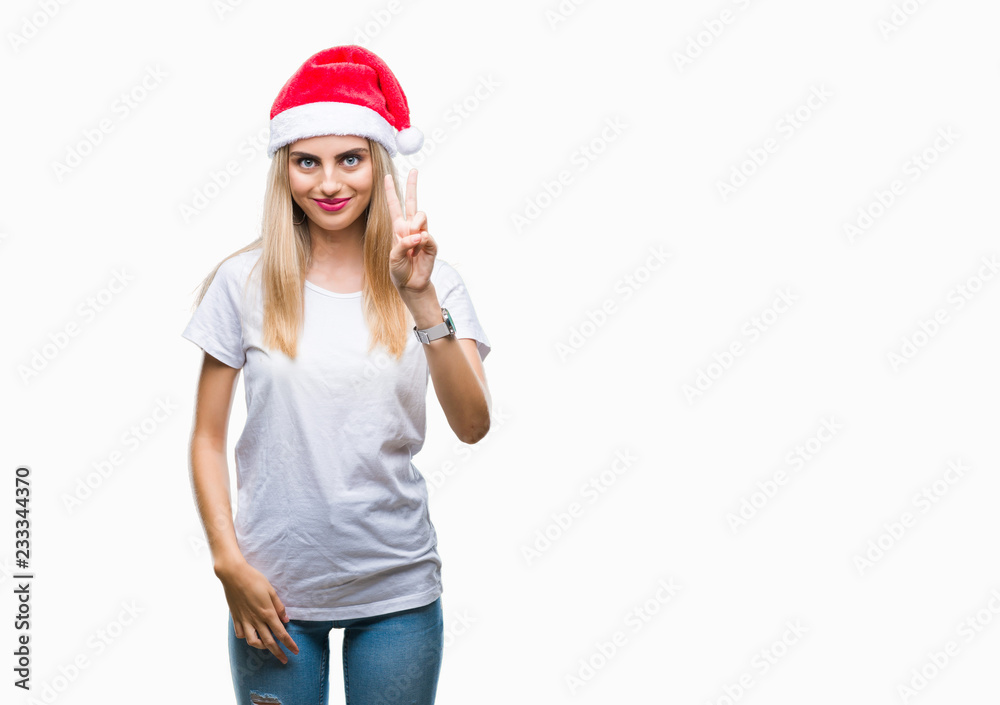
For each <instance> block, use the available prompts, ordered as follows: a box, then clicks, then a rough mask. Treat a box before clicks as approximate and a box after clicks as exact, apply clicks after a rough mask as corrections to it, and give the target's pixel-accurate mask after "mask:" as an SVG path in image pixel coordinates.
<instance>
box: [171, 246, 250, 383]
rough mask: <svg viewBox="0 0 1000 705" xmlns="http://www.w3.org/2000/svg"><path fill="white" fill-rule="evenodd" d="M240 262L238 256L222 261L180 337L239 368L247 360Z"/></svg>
mask: <svg viewBox="0 0 1000 705" xmlns="http://www.w3.org/2000/svg"><path fill="white" fill-rule="evenodd" d="M237 264H238V262H237V261H236V260H235V258H230V259H227V260H226V261H224V262H223V263H222V265H221V266H220V267H219V269H218V271H217V272H216V273H215V277H214V278H213V279H212V283H211V284H209V286H208V290H207V291H206V292H205V296H204V298H203V299H202V300H201V303H199V304H198V308H197V309H195V312H194V314H193V315H192V316H191V320H190V322H189V323H188V324H187V327H186V328H185V329H184V332H183V333H181V336H182V337H184V338H187V339H188V340H190V341H191V342H192V343H194V344H195V345H197V346H198V347H199V348H201V349H202V350H204V351H205V352H207V353H208V354H209V355H211V356H212V357H214V358H216V359H218V360H221V361H222V362H224V363H225V364H227V365H229V366H230V367H235V368H236V369H239V368H241V367H243V364H244V363H245V362H246V354H245V352H244V350H243V325H242V322H241V315H240V302H241V299H242V291H243V287H242V284H241V282H240V275H239V268H238V267H237V266H236V265H237Z"/></svg>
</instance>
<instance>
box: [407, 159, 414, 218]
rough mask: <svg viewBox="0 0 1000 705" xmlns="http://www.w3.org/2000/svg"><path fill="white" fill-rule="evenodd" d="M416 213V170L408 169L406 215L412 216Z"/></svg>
mask: <svg viewBox="0 0 1000 705" xmlns="http://www.w3.org/2000/svg"><path fill="white" fill-rule="evenodd" d="M416 213H417V170H416V168H414V169H410V175H409V176H407V177H406V217H407V219H409V218H412V217H413V216H414V215H416Z"/></svg>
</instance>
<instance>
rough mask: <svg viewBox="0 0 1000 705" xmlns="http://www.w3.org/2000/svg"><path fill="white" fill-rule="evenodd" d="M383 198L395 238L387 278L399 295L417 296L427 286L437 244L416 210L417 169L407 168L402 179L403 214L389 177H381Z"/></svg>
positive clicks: (425, 221)
mask: <svg viewBox="0 0 1000 705" xmlns="http://www.w3.org/2000/svg"><path fill="white" fill-rule="evenodd" d="M385 197H386V200H387V201H388V202H389V215H390V216H391V217H392V231H393V234H394V235H395V244H394V245H393V247H392V250H391V252H390V253H389V275H390V276H391V277H392V283H393V284H395V285H396V288H397V289H398V290H399V293H400V294H402V295H407V294H413V295H417V294H420V293H421V292H423V291H424V290H425V289H427V286H428V285H429V284H430V280H431V270H432V269H433V268H434V258H435V257H437V242H435V241H434V238H433V237H431V234H430V233H429V232H427V214H426V213H424V212H423V211H418V210H417V170H416V169H411V170H410V174H409V176H408V177H407V179H406V213H405V214H404V213H403V211H402V210H401V209H400V207H399V198H397V197H396V189H395V187H394V184H393V181H392V174H386V175H385Z"/></svg>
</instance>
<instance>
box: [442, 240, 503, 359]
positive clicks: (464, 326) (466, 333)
mask: <svg viewBox="0 0 1000 705" xmlns="http://www.w3.org/2000/svg"><path fill="white" fill-rule="evenodd" d="M439 261H440V260H439ZM438 269H439V271H438V272H437V274H438V276H437V280H436V281H435V282H434V289H435V290H436V291H437V294H438V299H439V300H440V301H441V306H442V307H444V308H446V309H448V313H450V314H451V320H452V322H454V324H455V335H456V337H458V338H473V339H474V340H475V341H476V347H477V348H479V359H480V360H485V359H486V356H487V355H489V353H490V348H491V346H490V339H489V338H487V337H486V331H484V330H483V326H482V325H481V324H480V323H479V317H478V316H477V315H476V309H475V307H474V306H473V305H472V297H471V296H470V295H469V290H468V289H467V288H466V286H465V281H464V280H463V279H462V275H461V274H459V273H458V270H457V269H455V268H454V267H452V266H451V265H450V264H448V263H447V262H445V261H440V264H439V265H438Z"/></svg>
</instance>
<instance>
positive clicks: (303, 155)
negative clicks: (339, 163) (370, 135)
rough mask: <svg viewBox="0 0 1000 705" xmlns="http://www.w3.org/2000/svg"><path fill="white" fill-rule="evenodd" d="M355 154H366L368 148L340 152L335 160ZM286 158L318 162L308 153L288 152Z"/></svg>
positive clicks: (313, 155)
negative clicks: (305, 158)
mask: <svg viewBox="0 0 1000 705" xmlns="http://www.w3.org/2000/svg"><path fill="white" fill-rule="evenodd" d="M356 152H364V153H366V154H367V153H368V148H367V147H355V148H354V149H349V150H347V151H346V152H341V153H340V154H338V155H337V156H336V157H335V158H336V159H340V158H341V157H346V156H347V155H348V154H354V153H356ZM288 156H290V157H309V158H310V159H316V160H317V161H319V157H317V156H316V155H315V154H309V152H289V153H288Z"/></svg>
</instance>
